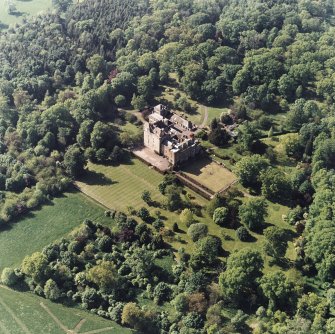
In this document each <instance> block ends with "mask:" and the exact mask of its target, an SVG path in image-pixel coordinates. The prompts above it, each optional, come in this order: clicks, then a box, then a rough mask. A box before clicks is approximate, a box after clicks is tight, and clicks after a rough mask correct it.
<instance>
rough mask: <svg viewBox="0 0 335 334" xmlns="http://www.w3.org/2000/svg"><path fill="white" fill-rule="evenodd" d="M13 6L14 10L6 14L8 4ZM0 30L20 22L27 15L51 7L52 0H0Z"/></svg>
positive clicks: (35, 13)
mask: <svg viewBox="0 0 335 334" xmlns="http://www.w3.org/2000/svg"><path fill="white" fill-rule="evenodd" d="M9 4H12V5H14V6H15V8H16V11H15V12H13V14H11V15H10V14H8V5H9ZM0 6H1V7H0V8H1V9H0V30H1V29H6V28H8V27H9V26H10V25H14V24H16V23H21V22H22V20H23V18H24V17H26V16H29V15H37V14H38V13H40V12H42V11H44V10H46V9H48V8H51V6H52V0H30V1H26V0H25V1H24V0H21V1H19V0H0Z"/></svg>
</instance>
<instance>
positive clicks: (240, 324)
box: [230, 310, 248, 332]
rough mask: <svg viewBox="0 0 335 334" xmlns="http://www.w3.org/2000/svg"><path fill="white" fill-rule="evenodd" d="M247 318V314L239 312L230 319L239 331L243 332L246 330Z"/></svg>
mask: <svg viewBox="0 0 335 334" xmlns="http://www.w3.org/2000/svg"><path fill="white" fill-rule="evenodd" d="M247 318H248V315H247V314H245V313H244V312H243V311H242V310H237V312H236V314H235V315H234V316H233V317H232V318H231V319H230V322H231V324H232V325H233V326H234V328H235V329H236V330H237V331H241V332H242V331H243V330H244V329H245V326H246V324H245V322H246V320H247Z"/></svg>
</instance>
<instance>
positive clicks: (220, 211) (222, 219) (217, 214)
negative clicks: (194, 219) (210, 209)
mask: <svg viewBox="0 0 335 334" xmlns="http://www.w3.org/2000/svg"><path fill="white" fill-rule="evenodd" d="M227 220H228V209H227V208H225V207H220V208H216V209H215V210H214V214H213V221H214V223H215V224H218V225H220V226H225V225H227Z"/></svg>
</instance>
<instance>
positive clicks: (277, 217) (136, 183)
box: [78, 159, 294, 258]
mask: <svg viewBox="0 0 335 334" xmlns="http://www.w3.org/2000/svg"><path fill="white" fill-rule="evenodd" d="M88 167H89V171H90V172H89V174H88V176H87V177H86V178H85V179H83V180H81V181H80V182H78V185H79V186H80V187H81V189H82V191H83V192H85V193H86V194H87V195H88V196H91V197H93V198H94V199H96V200H97V201H101V202H102V203H103V204H104V205H105V206H107V207H109V208H111V209H117V210H122V211H124V212H127V207H128V206H132V207H134V208H135V209H138V208H140V207H143V206H144V207H147V208H148V210H149V211H150V213H151V215H152V216H155V211H156V210H157V208H154V207H149V206H147V205H146V204H145V203H144V201H143V200H142V199H141V194H142V192H143V190H145V189H147V190H150V192H151V194H152V197H153V199H154V200H156V201H159V202H161V201H162V199H163V198H164V197H163V196H162V195H161V194H160V193H159V192H158V189H157V186H158V184H159V182H160V181H161V180H162V178H163V176H162V175H160V174H159V173H158V172H156V171H154V170H152V169H150V168H149V167H148V166H146V165H145V164H143V163H142V162H141V161H139V160H137V159H132V164H128V165H120V166H117V167H112V166H103V165H96V164H89V166H88ZM218 167H219V166H218ZM232 175H233V174H232ZM186 189H187V188H186ZM243 190H244V191H246V190H245V189H243ZM187 192H188V193H189V194H190V195H191V196H193V201H194V202H196V203H198V204H199V205H201V206H202V207H203V209H202V211H201V216H197V217H195V219H196V220H197V221H198V222H201V223H205V224H207V226H208V231H209V234H210V235H215V236H219V237H221V238H222V245H223V248H224V250H225V251H227V252H228V253H230V252H232V251H234V250H237V249H241V248H252V249H258V250H260V251H262V241H263V239H264V237H263V235H262V234H256V233H252V234H253V236H254V238H255V242H241V241H239V240H238V238H237V237H236V231H235V230H234V229H231V228H222V227H220V226H218V225H216V224H215V223H214V222H213V220H212V218H211V217H209V215H208V214H207V212H206V210H205V208H206V205H207V203H208V201H207V200H205V199H203V198H202V197H200V196H199V195H197V194H195V193H194V192H192V191H190V190H189V189H187ZM241 200H242V201H247V200H248V198H247V197H244V198H242V199H241ZM159 210H160V211H161V215H162V216H163V217H165V219H164V225H165V227H167V228H170V229H171V228H172V225H173V223H174V222H177V223H178V226H179V229H180V232H178V233H177V234H176V236H177V239H179V240H176V239H175V238H171V239H166V241H168V242H169V243H170V244H171V246H172V247H173V248H174V249H175V250H178V248H179V247H184V248H185V249H186V250H187V252H191V251H192V249H193V247H194V243H193V242H192V241H191V240H190V238H189V236H188V235H187V233H186V232H187V226H186V225H184V224H183V223H181V222H180V219H179V214H178V213H177V212H169V211H166V210H164V209H161V208H159ZM288 210H289V208H288V207H285V206H282V205H279V204H275V203H270V202H269V216H268V217H267V219H266V221H267V223H268V224H271V225H277V226H279V227H281V228H284V229H291V230H292V226H290V225H289V224H287V223H285V222H283V220H282V215H283V214H287V212H288ZM224 235H227V236H229V237H230V238H231V240H226V239H225V238H224ZM288 257H289V258H293V257H294V248H293V244H292V242H290V244H289V250H288Z"/></svg>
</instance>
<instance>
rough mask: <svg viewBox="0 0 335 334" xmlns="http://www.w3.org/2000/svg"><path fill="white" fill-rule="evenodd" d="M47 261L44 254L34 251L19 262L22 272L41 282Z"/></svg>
mask: <svg viewBox="0 0 335 334" xmlns="http://www.w3.org/2000/svg"><path fill="white" fill-rule="evenodd" d="M47 265H48V261H47V258H46V256H45V255H44V254H42V253H39V252H35V253H33V254H32V255H31V256H26V257H25V258H24V259H23V261H22V264H21V270H22V272H23V273H24V274H25V275H27V276H30V277H31V278H32V279H33V280H34V281H35V282H37V283H41V282H43V280H44V278H45V270H46V268H47Z"/></svg>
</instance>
